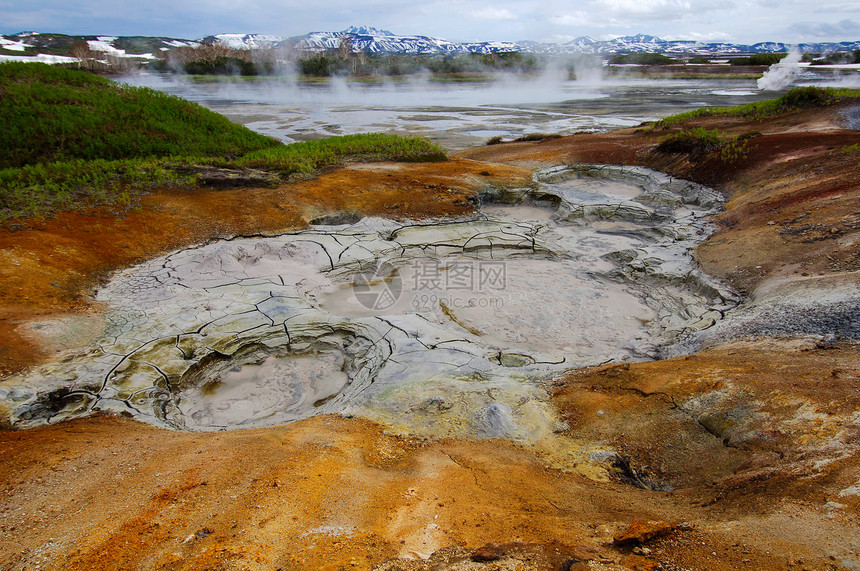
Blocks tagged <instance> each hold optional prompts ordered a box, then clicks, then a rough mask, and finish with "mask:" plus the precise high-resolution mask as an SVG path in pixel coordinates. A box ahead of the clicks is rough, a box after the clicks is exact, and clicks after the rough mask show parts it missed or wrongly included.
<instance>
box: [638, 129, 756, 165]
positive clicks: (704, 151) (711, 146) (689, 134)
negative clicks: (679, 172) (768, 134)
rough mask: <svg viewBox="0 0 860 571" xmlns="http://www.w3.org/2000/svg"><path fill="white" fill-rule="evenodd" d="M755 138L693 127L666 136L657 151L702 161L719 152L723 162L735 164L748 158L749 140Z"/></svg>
mask: <svg viewBox="0 0 860 571" xmlns="http://www.w3.org/2000/svg"><path fill="white" fill-rule="evenodd" d="M753 137H754V135H741V136H739V137H732V136H730V135H727V134H726V133H722V132H720V131H719V130H717V129H713V130H708V129H703V128H701V127H693V128H690V129H683V130H681V131H678V132H676V133H672V134H670V135H666V136H665V137H663V138H662V139H661V140H660V144H659V145H657V148H656V149H655V150H656V151H657V152H660V153H685V154H687V155H690V158H691V159H693V160H702V159H704V158H706V157H708V156H711V155H712V154H713V153H715V152H716V151H719V157H720V160H721V161H722V162H724V163H727V164H733V163H735V162H738V161H740V160H743V159H745V158H746V156H747V153H748V150H749V148H748V144H749V140H750V139H751V138H753Z"/></svg>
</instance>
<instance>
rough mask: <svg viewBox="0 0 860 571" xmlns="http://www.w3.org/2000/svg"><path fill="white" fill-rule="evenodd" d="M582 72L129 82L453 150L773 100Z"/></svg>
mask: <svg viewBox="0 0 860 571" xmlns="http://www.w3.org/2000/svg"><path fill="white" fill-rule="evenodd" d="M585 77H587V78H588V79H584V80H581V81H568V80H565V79H562V78H561V77H560V76H559V75H558V74H548V75H547V76H546V77H539V78H531V79H528V80H523V79H516V78H502V79H499V80H498V81H493V82H478V83H474V82H470V83H456V82H435V81H428V80H426V79H424V80H422V79H414V80H412V81H408V82H400V83H392V82H387V83H384V82H383V83H375V84H360V83H354V82H347V81H345V80H332V81H329V82H325V83H321V84H305V83H296V82H295V81H289V80H288V79H287V78H280V79H278V78H269V79H259V80H247V79H241V78H232V79H230V78H227V79H223V80H221V81H206V82H198V81H194V80H193V79H189V78H183V77H182V76H178V77H177V76H162V75H138V76H128V77H124V78H122V81H124V82H127V83H130V84H132V85H145V86H149V87H154V88H156V89H160V90H162V91H166V92H168V93H172V94H175V95H179V96H181V97H184V98H186V99H189V100H192V101H196V102H198V103H201V104H203V105H205V106H207V107H209V108H210V109H212V110H214V111H217V112H219V113H221V114H223V115H226V116H227V117H229V118H230V119H232V120H233V121H235V122H237V123H241V124H243V125H246V126H248V127H250V128H251V129H254V130H255V131H258V132H261V133H264V134H267V135H271V136H273V137H276V138H278V139H280V140H282V141H284V142H288V143H289V142H294V141H301V140H307V139H315V138H320V137H328V136H333V135H348V134H353V133H366V132H373V131H385V132H393V133H398V134H408V135H416V134H417V135H423V136H426V137H429V138H431V139H433V140H434V141H437V142H439V143H440V144H442V145H443V146H444V147H445V148H447V149H462V148H466V147H471V146H475V145H480V144H483V143H484V142H485V141H486V140H487V139H489V138H490V137H494V136H501V137H503V138H507V139H513V138H516V137H520V136H523V135H526V134H529V133H559V134H562V135H570V134H573V133H576V132H579V131H589V132H605V131H609V130H612V129H617V128H620V127H632V126H635V125H638V124H639V123H641V122H642V121H645V120H653V119H659V118H661V117H664V116H666V115H670V114H673V113H680V112H682V111H687V110H690V109H695V108H697V107H701V106H705V105H718V106H722V105H738V104H742V103H749V102H752V101H758V100H761V99H767V98H770V97H773V96H774V93H773V92H767V91H760V90H758V89H757V87H756V82H755V80H736V79H735V80H715V79H711V80H683V79H677V80H670V79H660V80H657V79H637V78H632V77H620V78H619V77H616V78H612V79H609V78H603V77H601V74H600V72H599V71H598V70H592V73H590V74H589V75H587V76H585Z"/></svg>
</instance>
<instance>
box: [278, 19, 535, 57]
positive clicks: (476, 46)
mask: <svg viewBox="0 0 860 571" xmlns="http://www.w3.org/2000/svg"><path fill="white" fill-rule="evenodd" d="M344 38H347V39H349V40H350V42H351V47H352V49H353V50H356V51H366V52H370V53H405V54H455V53H493V52H509V51H522V50H521V48H520V46H519V45H518V44H516V43H514V42H473V43H459V42H451V41H448V40H442V39H439V38H432V37H430V36H399V35H396V34H393V33H391V32H389V31H386V30H379V29H377V28H372V27H369V26H361V27H355V26H351V27H349V28H347V29H346V30H343V31H342V32H312V33H310V34H307V35H305V36H300V37H298V38H291V40H292V41H293V42H294V45H295V47H297V48H298V49H301V50H311V51H314V50H325V49H332V48H337V47H339V46H340V45H341V43H342V42H343V40H344Z"/></svg>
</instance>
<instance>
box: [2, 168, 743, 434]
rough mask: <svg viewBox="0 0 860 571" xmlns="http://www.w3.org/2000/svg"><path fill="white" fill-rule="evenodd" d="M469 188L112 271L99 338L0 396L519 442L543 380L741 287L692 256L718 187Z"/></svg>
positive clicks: (597, 175)
mask: <svg viewBox="0 0 860 571" xmlns="http://www.w3.org/2000/svg"><path fill="white" fill-rule="evenodd" d="M482 199H483V202H484V205H485V208H486V212H485V213H482V214H480V215H477V216H472V217H469V218H466V219H459V220H440V221H430V222H427V221H425V222H415V223H402V222H394V221H390V220H382V219H363V220H360V221H358V222H354V223H352V224H342V225H339V226H319V225H318V226H314V227H312V228H310V229H308V230H305V231H302V232H296V233H292V234H286V235H282V236H276V237H266V236H257V237H233V238H230V239H227V240H222V241H217V242H210V243H208V244H205V245H202V246H198V247H195V248H187V249H185V250H181V251H177V252H173V253H171V254H168V255H166V256H164V257H162V258H159V259H156V260H152V261H149V262H145V263H143V264H140V265H138V266H135V267H132V268H128V269H126V270H123V271H121V272H118V273H117V274H116V275H115V276H114V277H113V279H112V280H111V281H110V282H109V283H107V284H106V285H105V286H104V287H103V288H102V289H101V290H100V291H99V292H98V294H97V296H96V299H97V301H99V302H102V303H103V304H105V305H106V306H107V308H108V310H107V312H106V313H105V315H104V319H105V321H106V331H105V333H104V335H103V336H102V337H101V338H100V339H99V340H98V341H97V343H96V346H95V347H89V348H87V347H85V348H81V349H79V350H74V351H68V352H66V353H63V354H60V355H59V356H58V358H57V359H56V360H55V361H53V362H50V363H48V364H46V365H44V366H41V367H37V368H35V369H33V370H32V371H29V372H27V373H23V374H21V375H18V376H16V377H13V378H10V379H9V380H7V381H6V382H5V383H4V384H3V385H2V386H0V401H2V402H3V403H4V405H3V407H4V408H0V416H2V417H3V418H2V420H3V421H4V422H6V423H8V424H10V425H13V426H22V427H23V426H33V425H37V424H41V423H46V422H56V421H59V420H63V419H66V418H73V417H76V416H82V415H87V414H92V413H93V412H96V411H106V412H114V413H130V414H132V415H133V416H135V417H137V418H139V419H140V420H143V421H146V422H151V423H154V424H157V425H160V426H166V427H171V428H175V429H184V430H224V429H229V428H244V427H253V426H267V425H274V424H282V423H285V422H290V421H293V420H298V419H300V418H306V417H308V416H313V415H316V414H322V413H340V414H345V415H357V416H363V417H366V418H370V419H374V420H377V421H381V422H384V423H387V424H389V425H391V426H392V427H393V428H394V429H395V430H403V431H405V432H409V433H417V434H425V435H430V436H455V435H464V436H474V437H504V438H512V439H516V440H525V441H530V440H534V439H536V438H540V437H541V435H544V434H547V433H550V432H551V431H552V426H553V425H554V423H555V418H554V413H553V412H552V411H551V407H550V406H548V403H547V396H546V392H545V391H544V389H543V388H542V387H541V385H540V382H541V381H543V380H546V379H548V378H550V377H552V376H553V375H557V374H558V373H560V372H562V371H564V370H566V369H569V368H571V367H579V366H586V365H593V364H596V363H603V362H609V361H613V360H643V359H652V358H657V357H664V356H670V355H674V354H679V353H685V352H689V351H692V350H694V349H695V348H696V346H697V343H698V341H697V338H696V333H697V332H699V331H702V330H705V329H708V328H710V327H712V326H713V325H714V324H716V323H717V322H719V321H720V320H721V319H723V317H724V316H725V314H726V312H727V311H729V310H731V309H732V308H733V307H735V306H736V305H737V303H738V301H739V300H738V297H737V296H736V295H735V294H734V292H732V291H730V290H729V289H728V288H726V287H725V286H723V285H722V284H719V283H717V282H716V281H715V280H712V279H710V278H709V277H708V276H706V275H704V274H702V273H701V272H700V271H699V270H698V268H697V265H696V263H695V261H694V260H693V258H692V257H691V255H690V252H691V251H692V248H693V247H694V246H695V245H696V244H697V243H698V242H699V241H701V240H702V239H704V238H705V237H706V236H707V235H708V233H709V232H710V226H709V224H708V217H709V216H710V215H711V214H712V213H713V212H715V210H716V209H717V208H719V206H720V204H721V202H720V198H719V196H718V195H717V194H716V193H714V192H713V191H710V190H709V189H707V188H704V187H701V186H699V185H695V184H693V183H689V182H686V181H681V180H677V179H672V178H670V177H667V176H665V175H662V174H660V173H656V172H653V171H648V170H646V169H641V168H634V167H608V166H601V167H590V166H583V165H578V166H568V167H556V168H551V169H546V170H544V171H541V172H539V173H538V174H537V175H536V181H535V185H534V186H533V187H531V188H523V189H520V190H514V191H511V190H510V189H506V190H504V191H499V193H498V194H496V193H494V191H489V192H487V193H485V195H484V196H483V197H482ZM383 264H386V265H387V266H386V267H387V268H388V269H387V272H388V273H385V274H380V275H375V274H372V272H373V271H380V270H379V268H380V267H381V266H382V265H383ZM369 272H370V273H369ZM389 302H390V303H389ZM51 395H54V396H51ZM431 401H432V402H435V403H437V404H438V403H444V406H442V405H439V406H435V407H434V406H429V405H428V404H427V403H430V402H431ZM673 404H674V403H673ZM449 405H450V406H449Z"/></svg>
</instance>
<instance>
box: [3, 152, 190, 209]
mask: <svg viewBox="0 0 860 571" xmlns="http://www.w3.org/2000/svg"><path fill="white" fill-rule="evenodd" d="M195 183H196V180H195V178H194V177H192V176H187V175H182V174H179V173H177V172H175V171H174V170H173V169H172V168H171V167H170V164H167V163H164V162H163V161H161V160H159V159H153V158H147V159H123V160H118V161H107V160H101V159H98V160H92V161H86V160H83V159H76V160H71V161H65V162H53V163H39V164H35V165H26V166H23V167H10V168H6V169H3V170H0V221H3V220H8V219H11V218H32V217H36V216H47V215H50V214H52V213H54V212H56V211H59V210H72V209H76V208H88V207H93V206H98V205H102V204H120V205H123V206H128V205H129V204H130V203H131V202H132V199H133V197H134V196H135V195H137V194H140V193H141V192H145V191H147V190H152V189H154V188H170V187H174V188H176V187H190V186H193V185H194V184H195Z"/></svg>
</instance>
